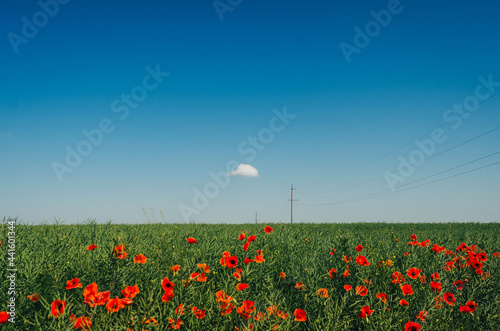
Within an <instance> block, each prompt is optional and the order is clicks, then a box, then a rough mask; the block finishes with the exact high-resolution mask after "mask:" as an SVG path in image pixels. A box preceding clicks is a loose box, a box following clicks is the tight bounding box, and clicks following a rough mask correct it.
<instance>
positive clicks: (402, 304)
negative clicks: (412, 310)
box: [399, 299, 410, 306]
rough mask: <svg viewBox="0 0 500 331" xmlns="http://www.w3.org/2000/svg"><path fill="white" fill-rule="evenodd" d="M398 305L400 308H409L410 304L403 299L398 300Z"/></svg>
mask: <svg viewBox="0 0 500 331" xmlns="http://www.w3.org/2000/svg"><path fill="white" fill-rule="evenodd" d="M399 305H401V306H409V305H410V304H409V303H408V301H406V300H405V299H401V300H399Z"/></svg>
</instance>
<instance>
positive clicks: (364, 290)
mask: <svg viewBox="0 0 500 331" xmlns="http://www.w3.org/2000/svg"><path fill="white" fill-rule="evenodd" d="M355 291H356V294H358V295H361V296H365V295H366V294H368V289H367V288H366V286H364V285H361V286H356V288H355Z"/></svg>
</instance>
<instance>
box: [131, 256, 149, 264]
mask: <svg viewBox="0 0 500 331" xmlns="http://www.w3.org/2000/svg"><path fill="white" fill-rule="evenodd" d="M147 260H148V258H147V257H145V256H144V255H142V254H139V255H136V257H134V263H140V264H144V263H146V261H147Z"/></svg>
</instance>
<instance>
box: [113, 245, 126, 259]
mask: <svg viewBox="0 0 500 331" xmlns="http://www.w3.org/2000/svg"><path fill="white" fill-rule="evenodd" d="M115 256H116V258H117V259H124V258H126V257H127V253H126V252H125V244H123V245H119V246H116V247H115Z"/></svg>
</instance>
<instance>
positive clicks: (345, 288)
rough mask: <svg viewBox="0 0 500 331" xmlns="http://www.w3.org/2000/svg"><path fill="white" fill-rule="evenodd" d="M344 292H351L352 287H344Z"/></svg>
mask: <svg viewBox="0 0 500 331" xmlns="http://www.w3.org/2000/svg"><path fill="white" fill-rule="evenodd" d="M344 290H346V291H350V290H352V286H351V285H344Z"/></svg>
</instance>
